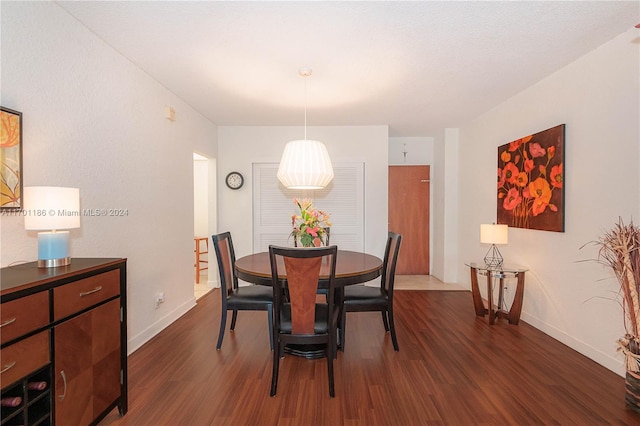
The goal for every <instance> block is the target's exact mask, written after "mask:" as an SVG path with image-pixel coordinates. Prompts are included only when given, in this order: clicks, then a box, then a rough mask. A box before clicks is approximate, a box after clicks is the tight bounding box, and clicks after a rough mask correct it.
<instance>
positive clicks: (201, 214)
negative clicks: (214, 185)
mask: <svg viewBox="0 0 640 426" xmlns="http://www.w3.org/2000/svg"><path fill="white" fill-rule="evenodd" d="M212 196H215V193H214V194H212ZM193 209H194V211H193V220H194V224H193V235H194V236H197V237H210V236H208V235H207V234H208V233H209V161H208V160H194V161H193ZM203 247H204V244H203Z"/></svg>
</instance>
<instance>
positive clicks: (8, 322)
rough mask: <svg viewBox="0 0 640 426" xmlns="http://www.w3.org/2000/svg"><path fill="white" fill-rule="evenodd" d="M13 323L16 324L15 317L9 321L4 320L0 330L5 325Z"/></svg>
mask: <svg viewBox="0 0 640 426" xmlns="http://www.w3.org/2000/svg"><path fill="white" fill-rule="evenodd" d="M14 322H16V317H13V318H11V319H10V320H6V321H5V322H3V323H2V324H0V328H2V327H4V326H5V325H9V324H13V323H14Z"/></svg>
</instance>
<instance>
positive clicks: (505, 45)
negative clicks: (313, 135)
mask: <svg viewBox="0 0 640 426" xmlns="http://www.w3.org/2000/svg"><path fill="white" fill-rule="evenodd" d="M57 3H58V4H59V5H60V6H62V7H63V8H64V9H66V10H67V11H68V12H69V13H70V14H71V15H73V16H74V17H75V18H76V19H78V20H79V21H80V22H81V23H83V24H84V25H85V26H86V27H87V28H89V29H90V30H91V31H92V32H94V33H95V34H97V35H98V36H99V37H100V38H102V39H103V40H104V41H105V42H106V43H108V44H109V45H111V46H112V47H113V48H114V49H116V50H117V51H118V52H120V53H121V54H122V55H124V56H125V57H127V58H129V60H131V61H132V62H133V63H135V64H137V65H138V66H139V67H140V68H142V69H143V70H145V71H146V72H147V73H148V74H149V75H151V76H152V77H153V78H155V79H156V80H157V81H159V82H160V83H161V84H162V85H164V86H165V87H167V88H168V89H169V90H170V91H171V92H173V93H175V94H176V95H177V96H179V97H180V98H181V99H183V100H184V101H185V102H187V103H188V104H189V105H191V106H192V107H193V108H195V109H196V110H197V111H199V112H200V113H202V114H203V115H204V116H205V117H207V118H208V119H210V120H211V121H212V122H214V123H216V124H217V125H220V126H229V125H242V126H245V125H302V124H303V123H304V105H305V83H306V103H307V107H308V112H307V120H308V121H307V123H308V125H309V126H314V125H389V133H390V136H398V137H400V136H432V135H434V134H436V132H439V131H441V130H442V129H443V128H445V127H459V126H461V125H463V124H464V123H465V122H467V121H468V120H470V119H473V118H474V117H476V116H478V115H480V114H482V113H483V112H485V111H487V110H489V109H491V108H492V107H494V106H496V105H498V104H499V103H501V102H503V101H505V100H506V99H508V98H509V97H511V96H513V95H515V94H516V93H518V92H519V91H521V90H523V89H525V88H527V87H529V86H531V85H532V84H534V83H536V82H537V81H540V80H541V79H543V78H544V77H546V76H548V75H549V74H551V73H553V72H554V71H556V70H558V69H560V68H562V67H564V66H565V65H567V64H569V63H570V62H572V61H574V60H576V59H577V58H579V57H580V56H582V55H584V54H585V53H587V52H589V51H591V50H593V49H595V48H596V47H598V46H599V45H601V44H603V43H605V42H606V41H608V40H610V39H612V38H613V37H615V36H616V35H618V34H620V33H622V32H625V31H627V30H629V29H631V28H632V27H633V26H634V25H635V24H637V23H638V22H640V2H638V1H630V2H591V1H569V2H553V1H540V2H538V1H534V2H517V1H508V2H480V1H475V2H453V1H452V2H446V1H445V2H437V1H422V2H400V1H388V2H308V1H300V2H263V1H259V2H226V1H225V2H218V1H215V2H214V1H58V2H57ZM638 32H639V36H640V30H638ZM304 66H306V67H310V68H312V69H313V75H312V76H311V77H309V78H306V79H305V78H302V77H300V76H299V75H298V69H299V68H300V67H304ZM179 115H180V111H179V110H178V111H177V116H178V119H179Z"/></svg>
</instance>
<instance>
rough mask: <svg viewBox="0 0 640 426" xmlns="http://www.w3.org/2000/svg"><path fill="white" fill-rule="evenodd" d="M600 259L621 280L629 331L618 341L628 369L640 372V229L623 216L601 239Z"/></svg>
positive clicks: (625, 321)
mask: <svg viewBox="0 0 640 426" xmlns="http://www.w3.org/2000/svg"><path fill="white" fill-rule="evenodd" d="M595 243H596V244H597V245H599V246H600V250H599V252H598V261H599V262H600V263H602V264H603V265H605V266H608V267H610V268H611V269H612V270H613V272H614V274H615V275H616V278H617V279H618V281H619V283H620V294H621V295H622V310H623V312H624V327H625V331H626V334H625V336H624V337H623V338H621V339H619V340H618V344H619V348H618V350H620V351H622V353H624V355H625V367H626V369H627V371H632V372H639V371H640V299H639V297H640V251H639V248H640V228H639V227H637V226H634V225H633V222H631V223H629V224H628V225H625V224H624V223H623V222H622V219H619V221H618V223H617V224H616V225H615V226H614V227H613V229H611V230H610V231H608V232H605V233H604V235H603V236H601V237H600V238H599V239H598V241H596V242H595Z"/></svg>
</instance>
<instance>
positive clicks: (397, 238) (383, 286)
mask: <svg viewBox="0 0 640 426" xmlns="http://www.w3.org/2000/svg"><path fill="white" fill-rule="evenodd" d="M401 242H402V235H400V234H396V233H394V232H389V236H388V238H387V246H386V248H385V251H384V259H383V262H382V278H381V280H380V287H367V286H364V285H354V286H347V287H345V288H344V298H343V313H342V316H341V321H340V323H341V324H340V349H341V350H342V351H344V341H345V327H346V323H347V315H346V314H347V312H371V311H374V312H375V311H380V312H382V323H383V324H384V329H385V331H386V332H389V331H391V341H392V342H393V349H394V350H395V351H396V352H397V351H399V350H400V349H399V347H398V339H397V337H396V327H395V322H394V320H393V283H394V281H395V275H396V263H397V261H398V252H399V251H400V243H401Z"/></svg>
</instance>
